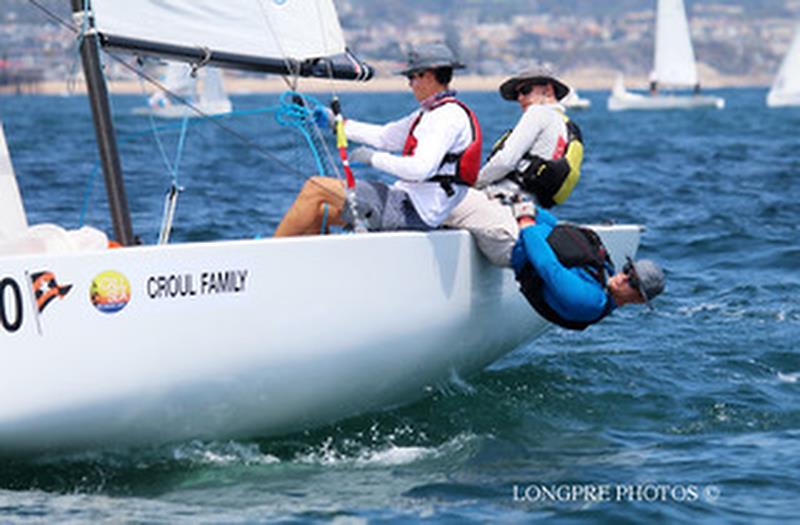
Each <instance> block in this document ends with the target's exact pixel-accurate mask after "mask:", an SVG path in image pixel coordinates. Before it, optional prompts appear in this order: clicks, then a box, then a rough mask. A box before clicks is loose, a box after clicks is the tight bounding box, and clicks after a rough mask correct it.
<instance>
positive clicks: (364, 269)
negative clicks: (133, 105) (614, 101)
mask: <svg viewBox="0 0 800 525" xmlns="http://www.w3.org/2000/svg"><path fill="white" fill-rule="evenodd" d="M597 229H598V231H599V233H600V234H601V236H602V237H603V239H604V241H605V242H606V244H607V246H608V247H609V249H610V251H611V253H612V256H613V258H614V259H615V263H616V264H621V261H622V259H623V258H624V256H625V255H631V256H632V255H634V253H635V251H636V248H637V247H638V243H639V228H638V227H636V226H601V227H598V228H597ZM0 260H2V266H1V267H2V270H0V294H2V303H0V305H1V306H2V309H0V314H1V315H2V319H0V321H2V324H0V348H2V353H3V366H2V367H0V454H3V453H13V452H17V451H40V450H46V449H71V448H85V447H96V446H117V445H142V444H158V443H166V442H172V441H177V440H185V439H191V438H206V439H220V438H229V437H237V436H239V437H247V436H267V435H274V434H280V433H285V432H289V431H294V430H299V429H304V428H310V427H313V426H318V425H321V424H325V423H329V422H332V421H336V420H338V419H341V418H345V417H348V416H353V415H357V414H361V413H364V412H369V411H374V410H379V409H385V408H387V407H392V406H396V405H399V404H402V403H407V402H410V401H413V400H415V399H418V398H420V397H422V396H424V395H426V394H427V393H429V392H430V391H431V390H432V389H435V388H436V386H437V385H441V384H444V383H446V382H447V381H449V380H451V379H452V378H453V377H454V375H458V376H466V375H469V374H471V373H474V372H476V371H478V370H480V369H482V368H483V367H485V366H486V365H488V364H489V363H491V362H493V361H495V360H497V359H498V358H499V357H501V356H502V355H504V354H506V353H507V352H509V351H511V350H513V349H514V348H516V347H517V346H519V345H520V344H522V343H524V342H526V341H529V340H531V339H532V338H534V337H536V336H537V335H539V334H541V333H542V332H543V331H544V330H546V328H547V327H548V326H549V325H548V323H546V322H545V321H543V320H542V319H541V318H539V317H538V316H537V315H536V314H535V313H534V312H533V311H532V310H531V308H530V307H529V306H528V304H527V302H526V301H525V299H524V298H523V296H522V295H521V294H520V293H519V292H518V287H517V283H516V282H515V280H514V276H513V273H512V272H511V271H510V270H507V269H500V268H497V267H493V266H491V265H490V264H489V263H488V262H486V260H485V259H484V258H483V257H482V256H480V254H479V253H478V252H477V250H476V249H475V247H474V243H473V242H472V240H471V238H470V237H469V235H468V234H467V233H466V232H463V231H449V232H435V233H431V234H423V233H413V232H399V233H379V234H365V235H340V236H327V237H306V238H294V239H267V240H250V241H225V242H215V243H197V244H185V245H175V246H167V247H137V248H128V249H120V250H108V251H103V252H94V253H85V254H70V255H60V256H59V255H26V256H14V257H8V256H2V257H0ZM42 271H49V272H52V274H53V276H54V277H55V279H56V280H57V286H58V289H59V290H61V291H62V292H64V290H65V288H66V287H68V286H70V288H68V289H67V290H66V291H65V292H64V293H63V294H59V295H63V296H61V297H60V298H59V297H57V298H55V299H53V300H52V301H51V302H50V303H49V304H47V306H46V307H45V308H44V309H43V310H42V311H41V312H38V310H39V308H37V306H36V303H35V299H34V296H33V289H32V288H33V287H32V286H31V284H30V283H31V282H32V280H31V276H32V275H34V274H36V273H38V272H42ZM125 281H127V282H128V283H129V294H127V296H126V289H125ZM51 287H52V283H51ZM90 290H92V292H93V295H91V294H90ZM102 309H105V310H106V311H102ZM37 312H38V313H37Z"/></svg>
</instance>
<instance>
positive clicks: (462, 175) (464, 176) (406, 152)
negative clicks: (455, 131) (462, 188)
mask: <svg viewBox="0 0 800 525" xmlns="http://www.w3.org/2000/svg"><path fill="white" fill-rule="evenodd" d="M445 104H458V105H459V106H461V108H462V109H463V110H464V111H466V112H467V116H468V117H469V122H470V127H471V128H472V142H470V144H469V146H467V148H466V149H465V150H464V151H462V152H461V153H448V154H447V155H445V156H444V158H443V159H442V163H441V164H440V165H439V168H440V169H441V167H442V166H444V165H445V164H450V163H455V165H456V172H455V175H444V174H436V175H434V176H433V177H431V178H430V179H428V180H432V181H439V182H441V183H442V187H443V188H444V189H445V191H447V192H448V194H450V193H451V192H452V189H450V190H449V191H448V187H447V186H449V184H450V183H453V182H454V183H456V184H466V185H468V186H473V185H474V184H475V181H477V180H478V173H479V172H480V169H481V147H482V145H483V141H482V139H481V126H480V124H479V123H478V117H476V116H475V113H473V112H472V110H471V109H469V107H467V105H466V104H464V103H463V102H461V101H460V100H458V99H457V98H455V97H452V96H448V97H443V98H442V99H440V100H437V101H436V102H434V103H433V105H431V107H430V110H429V111H433V110H435V109H436V108H438V107H440V106H443V105H445ZM425 113H426V112H423V111H421V112H420V113H419V115H417V118H416V119H414V122H413V123H412V124H411V127H410V128H409V130H408V136H407V137H406V143H405V146H404V147H403V156H411V155H413V154H414V151H415V150H416V149H417V138H416V137H415V136H414V130H415V129H416V128H417V125H419V123H420V121H421V120H422V117H423V116H425ZM446 184H447V186H446Z"/></svg>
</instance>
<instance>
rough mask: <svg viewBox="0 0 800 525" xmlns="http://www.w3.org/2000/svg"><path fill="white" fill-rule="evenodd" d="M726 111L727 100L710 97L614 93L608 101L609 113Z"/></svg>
mask: <svg viewBox="0 0 800 525" xmlns="http://www.w3.org/2000/svg"><path fill="white" fill-rule="evenodd" d="M703 108H714V109H724V108H725V99H723V98H720V97H714V96H709V95H640V94H638V93H631V92H629V91H628V92H625V93H624V94H619V93H614V94H612V95H611V96H610V97H609V99H608V109H609V111H626V110H660V109H703Z"/></svg>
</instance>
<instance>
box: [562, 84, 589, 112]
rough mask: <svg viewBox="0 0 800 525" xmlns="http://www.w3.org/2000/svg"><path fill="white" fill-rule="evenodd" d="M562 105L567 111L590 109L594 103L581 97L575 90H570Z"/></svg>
mask: <svg viewBox="0 0 800 525" xmlns="http://www.w3.org/2000/svg"><path fill="white" fill-rule="evenodd" d="M561 104H563V106H564V107H565V108H567V109H589V107H590V106H591V105H592V101H591V100H589V99H587V98H583V97H581V96H580V95H579V94H578V92H577V91H575V90H574V89H572V90H570V92H569V93H568V94H567V96H566V97H564V98H563V99H562V100H561Z"/></svg>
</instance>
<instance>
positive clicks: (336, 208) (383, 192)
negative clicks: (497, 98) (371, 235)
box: [275, 44, 480, 236]
mask: <svg viewBox="0 0 800 525" xmlns="http://www.w3.org/2000/svg"><path fill="white" fill-rule="evenodd" d="M462 67H464V66H463V65H462V64H461V63H459V62H458V61H457V60H456V59H455V57H454V55H453V53H452V51H450V49H449V48H448V47H447V46H445V45H444V44H428V45H423V46H419V47H417V48H415V49H414V50H412V51H411V52H410V53H409V58H408V66H407V67H406V69H404V70H403V71H401V72H400V73H401V74H403V75H405V76H406V77H407V78H408V82H409V87H410V88H411V90H412V91H413V93H414V96H415V97H416V98H417V100H418V101H419V102H420V109H418V110H417V111H414V112H413V113H412V114H410V115H408V116H406V117H404V118H402V119H400V120H396V121H394V122H390V123H388V124H384V125H376V124H368V123H365V122H359V121H356V120H350V119H349V120H347V121H346V122H345V127H344V129H345V133H346V135H347V138H348V139H350V140H352V141H355V142H360V143H363V144H365V145H366V146H361V147H358V148H356V149H354V150H353V151H352V152H351V153H350V161H351V162H363V163H366V164H369V165H371V166H373V167H375V168H377V169H379V170H381V171H384V172H386V173H388V174H391V175H393V176H395V177H397V178H398V179H399V180H398V181H397V182H395V183H394V184H393V185H392V186H387V185H385V184H383V183H380V182H370V181H358V182H357V183H356V207H357V213H358V215H359V217H360V218H362V219H363V220H364V221H365V222H366V225H367V227H368V229H369V230H430V229H435V228H437V227H439V226H440V225H441V224H442V222H443V221H444V220H445V218H447V217H448V216H449V215H450V213H451V212H452V210H453V209H454V208H455V207H456V206H457V205H458V203H459V202H461V200H462V199H463V198H464V196H465V195H466V193H467V187H466V186H465V185H463V184H459V183H458V180H456V175H458V174H459V173H460V172H461V171H462V170H463V167H464V164H465V163H464V161H463V160H462V159H463V158H464V157H465V155H464V154H465V152H468V151H471V152H472V151H474V150H475V148H476V147H477V150H478V153H477V155H471V156H470V157H474V158H475V159H477V160H476V161H475V162H474V163H473V164H474V166H472V169H474V174H473V178H475V177H477V173H478V168H479V160H480V131H479V128H478V127H477V126H478V124H477V119H476V118H475V116H474V114H473V113H472V112H471V111H470V110H469V108H467V107H466V106H465V105H464V104H463V102H460V101H459V100H458V99H456V98H455V93H454V92H453V91H450V90H449V89H448V86H449V83H450V80H451V78H452V72H453V69H458V68H462ZM329 119H330V115H328V116H327V117H326V118H325V119H323V120H329ZM432 179H433V180H432ZM326 220H327V223H328V224H332V225H337V226H353V225H354V222H355V219H354V217H353V216H352V211H351V210H350V207H349V206H345V192H344V186H343V183H342V182H341V181H340V180H338V179H333V178H328V177H312V178H311V179H309V180H308V181H307V182H306V184H305V185H304V187H303V189H302V190H301V192H300V194H299V195H298V197H297V199H296V200H295V202H294V204H293V205H292V206H291V207H290V209H289V211H288V212H287V213H286V215H285V216H284V218H283V220H282V221H281V224H280V225H279V226H278V228H277V230H276V232H275V235H276V236H290V235H308V234H317V233H320V229H322V228H324V224H323V223H324V222H325V221H326Z"/></svg>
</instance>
